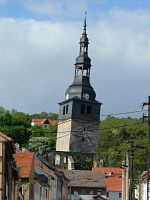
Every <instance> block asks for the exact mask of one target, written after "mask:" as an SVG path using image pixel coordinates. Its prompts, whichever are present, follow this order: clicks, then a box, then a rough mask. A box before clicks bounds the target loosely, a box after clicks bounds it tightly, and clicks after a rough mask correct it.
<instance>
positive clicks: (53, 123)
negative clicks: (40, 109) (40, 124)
mask: <svg viewBox="0 0 150 200" xmlns="http://www.w3.org/2000/svg"><path fill="white" fill-rule="evenodd" d="M49 123H50V124H51V125H52V126H54V125H57V119H49Z"/></svg>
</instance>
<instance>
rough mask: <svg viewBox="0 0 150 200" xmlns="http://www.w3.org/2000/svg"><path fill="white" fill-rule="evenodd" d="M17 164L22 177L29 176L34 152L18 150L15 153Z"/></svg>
mask: <svg viewBox="0 0 150 200" xmlns="http://www.w3.org/2000/svg"><path fill="white" fill-rule="evenodd" d="M14 159H15V161H16V165H17V167H18V168H19V177H20V178H29V176H30V172H31V170H32V164H33V160H34V153H33V152H18V153H16V154H14Z"/></svg>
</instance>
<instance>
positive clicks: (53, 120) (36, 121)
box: [32, 118, 57, 126]
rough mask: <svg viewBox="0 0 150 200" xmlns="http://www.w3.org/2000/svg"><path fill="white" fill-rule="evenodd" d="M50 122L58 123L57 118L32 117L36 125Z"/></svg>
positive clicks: (52, 123) (51, 123)
mask: <svg viewBox="0 0 150 200" xmlns="http://www.w3.org/2000/svg"><path fill="white" fill-rule="evenodd" d="M46 121H47V122H48V124H50V125H52V126H53V125H56V124H57V120H56V119H35V118H33V119H32V122H34V125H39V126H40V125H43V124H44V123H45V122H46Z"/></svg>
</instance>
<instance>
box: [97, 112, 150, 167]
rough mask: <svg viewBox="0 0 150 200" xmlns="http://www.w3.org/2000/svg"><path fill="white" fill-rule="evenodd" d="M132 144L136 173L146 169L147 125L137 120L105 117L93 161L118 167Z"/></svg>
mask: <svg viewBox="0 0 150 200" xmlns="http://www.w3.org/2000/svg"><path fill="white" fill-rule="evenodd" d="M131 142H133V143H134V155H135V156H134V164H135V166H136V168H137V171H138V170H139V171H142V170H144V169H146V147H147V124H146V123H144V122H142V121H141V120H139V119H133V118H115V117H111V116H109V117H107V118H106V119H105V120H103V121H102V122H101V124H100V134H99V147H98V151H97V154H96V157H95V159H96V160H97V161H100V159H102V160H103V162H104V166H119V167H121V165H122V161H123V160H124V159H125V155H126V153H127V152H128V153H129V158H130V155H131Z"/></svg>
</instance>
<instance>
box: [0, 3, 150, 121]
mask: <svg viewBox="0 0 150 200" xmlns="http://www.w3.org/2000/svg"><path fill="white" fill-rule="evenodd" d="M85 11H87V33H88V38H89V41H90V44H89V57H90V58H91V60H92V69H91V85H92V86H93V87H94V90H95V91H96V94H97V97H96V99H97V100H98V101H100V102H102V103H103V105H102V110H101V114H102V115H109V114H111V113H120V112H130V111H137V110H141V105H142V103H143V102H145V101H147V99H148V95H150V84H149V82H150V1H149V0H142V1H140V0H92V1H91V0H13V1H12V0H0V75H1V76H0V93H1V95H0V96H1V98H0V106H2V107H4V108H6V109H9V110H11V109H12V108H13V109H17V110H18V111H22V112H26V113H30V114H31V113H38V112H42V111H46V112H57V113H58V110H59V105H58V103H59V102H61V101H63V100H64V98H65V91H66V89H67V88H68V86H69V85H70V84H71V83H72V81H73V77H74V63H75V59H76V57H77V56H78V53H79V40H80V37H81V34H82V29H83V19H84V12H85ZM140 115H141V116H142V113H140V114H139V117H140ZM129 116H131V117H134V116H135V115H134V114H130V115H129Z"/></svg>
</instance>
